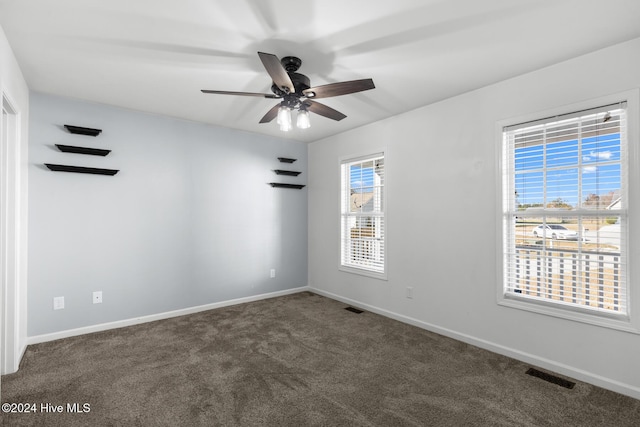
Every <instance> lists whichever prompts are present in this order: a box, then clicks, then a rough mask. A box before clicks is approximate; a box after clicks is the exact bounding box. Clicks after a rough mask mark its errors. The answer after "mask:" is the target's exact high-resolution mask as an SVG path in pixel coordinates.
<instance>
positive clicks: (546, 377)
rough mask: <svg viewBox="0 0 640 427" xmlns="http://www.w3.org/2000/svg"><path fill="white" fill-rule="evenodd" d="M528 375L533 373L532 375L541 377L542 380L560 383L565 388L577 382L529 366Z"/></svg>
mask: <svg viewBox="0 0 640 427" xmlns="http://www.w3.org/2000/svg"><path fill="white" fill-rule="evenodd" d="M526 374H527V375H531V376H532V377H537V378H540V379H541V380H545V381H547V382H550V383H553V384H556V385H559V386H561V387H564V388H569V389H571V388H573V386H575V385H576V383H574V382H571V381H567V380H565V379H563V378H560V377H556V376H555V375H551V374H547V373H546V372H542V371H538V370H537V369H533V368H529V370H528V371H527V372H526Z"/></svg>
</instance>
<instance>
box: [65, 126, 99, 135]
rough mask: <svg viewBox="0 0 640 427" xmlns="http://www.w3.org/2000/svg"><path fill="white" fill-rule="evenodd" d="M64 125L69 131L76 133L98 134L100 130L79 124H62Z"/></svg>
mask: <svg viewBox="0 0 640 427" xmlns="http://www.w3.org/2000/svg"><path fill="white" fill-rule="evenodd" d="M64 127H65V128H67V130H68V131H69V132H71V133H75V134H78V135H88V136H98V135H100V132H102V129H93V128H83V127H80V126H71V125H64Z"/></svg>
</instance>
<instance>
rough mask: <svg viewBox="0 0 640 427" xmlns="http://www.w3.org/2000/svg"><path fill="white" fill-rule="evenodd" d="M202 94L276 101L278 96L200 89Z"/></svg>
mask: <svg viewBox="0 0 640 427" xmlns="http://www.w3.org/2000/svg"><path fill="white" fill-rule="evenodd" d="M201 92H202V93H214V94H218V95H239V96H256V97H258V98H272V99H278V98H280V97H279V96H276V95H273V94H271V93H256V92H230V91H228V90H208V89H202V90H201Z"/></svg>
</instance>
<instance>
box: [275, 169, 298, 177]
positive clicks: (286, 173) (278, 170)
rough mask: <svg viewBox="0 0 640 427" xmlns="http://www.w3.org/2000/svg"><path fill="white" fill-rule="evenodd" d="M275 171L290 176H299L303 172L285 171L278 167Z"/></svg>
mask: <svg viewBox="0 0 640 427" xmlns="http://www.w3.org/2000/svg"><path fill="white" fill-rule="evenodd" d="M274 172H275V173H276V174H278V175H289V176H298V175H300V174H301V173H302V172H296V171H285V170H282V169H276V170H274Z"/></svg>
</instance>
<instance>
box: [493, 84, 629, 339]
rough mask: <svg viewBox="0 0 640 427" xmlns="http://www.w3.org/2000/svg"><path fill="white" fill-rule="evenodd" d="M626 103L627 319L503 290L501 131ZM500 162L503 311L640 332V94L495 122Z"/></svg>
mask: <svg viewBox="0 0 640 427" xmlns="http://www.w3.org/2000/svg"><path fill="white" fill-rule="evenodd" d="M624 101H626V105H627V114H626V117H627V164H626V168H627V191H626V195H627V196H628V198H627V210H626V214H627V229H626V237H623V240H625V241H626V242H627V244H626V246H625V247H624V248H621V249H622V251H624V253H625V254H626V286H627V288H626V292H627V310H626V314H625V315H619V316H618V315H611V314H606V313H605V314H603V313H600V312H597V311H596V312H590V311H589V310H577V309H572V308H571V307H567V306H562V305H559V304H553V303H546V304H545V303H539V302H537V301H532V300H529V299H526V298H518V297H517V296H516V297H514V295H513V294H511V293H507V292H505V287H506V278H505V261H504V257H505V256H504V248H505V238H506V236H505V231H504V226H505V225H504V217H505V210H504V207H503V191H504V187H503V171H504V168H506V167H510V165H505V164H504V161H505V160H504V156H503V154H504V153H503V149H504V141H503V129H505V128H506V127H508V126H512V125H515V124H518V123H527V122H532V121H536V120H539V119H543V118H545V117H553V116H560V115H564V114H571V113H572V112H578V111H582V110H588V109H591V108H595V107H598V106H601V105H609V104H614V103H618V102H624ZM496 139H497V141H496V142H497V143H496V158H497V159H498V168H497V171H496V172H497V173H496V194H497V195H498V196H497V197H496V221H497V222H496V231H497V232H496V236H497V241H496V251H497V253H496V264H497V270H496V273H497V279H498V280H497V282H498V286H497V289H496V290H497V303H498V304H499V305H501V306H504V307H510V308H515V309H520V310H526V311H530V312H534V313H538V314H543V315H548V316H554V317H559V318H563V319H568V320H573V321H577V322H582V323H587V324H591V325H596V326H601V327H607V328H612V329H617V330H622V331H626V332H632V333H636V334H640V286H638V283H636V281H635V280H634V278H635V277H636V274H635V271H636V270H635V269H634V263H637V260H638V259H640V258H639V256H640V250H639V248H638V247H636V246H634V242H638V241H640V240H639V239H640V230H638V227H639V226H640V218H636V217H637V213H638V212H640V197H638V196H637V195H638V194H640V193H639V191H640V90H639V89H634V90H629V91H626V92H622V93H617V94H612V95H609V96H604V97H601V98H598V99H593V100H589V101H585V102H581V103H576V104H572V105H568V106H564V107H560V108H556V109H552V110H547V111H543V112H538V113H532V114H527V115H523V116H519V117H514V118H510V119H506V120H501V121H498V122H497V123H496Z"/></svg>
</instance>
